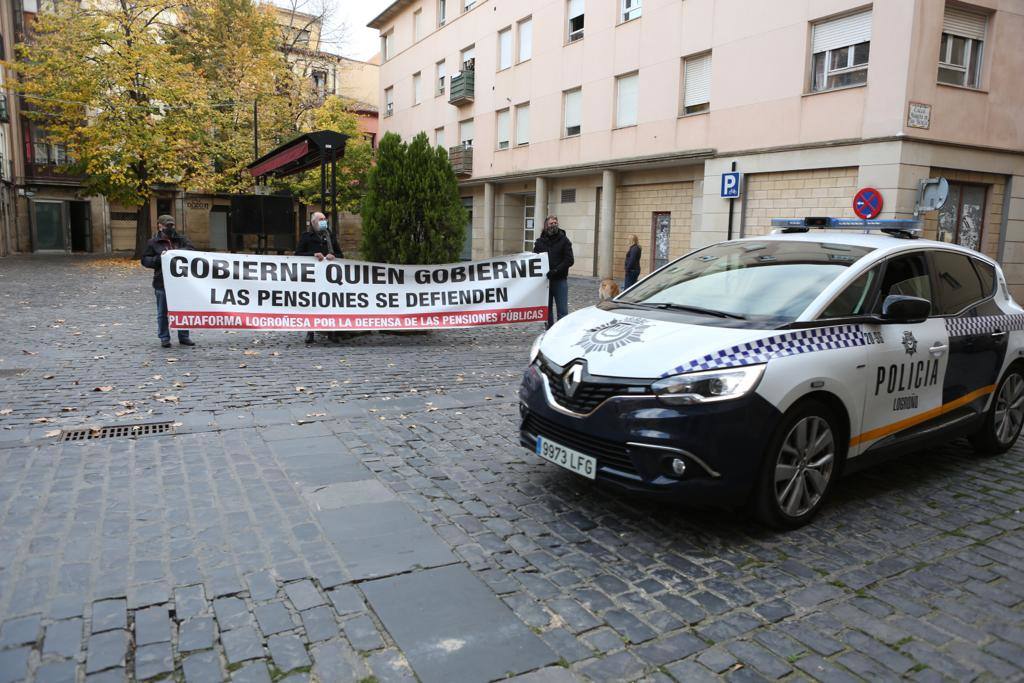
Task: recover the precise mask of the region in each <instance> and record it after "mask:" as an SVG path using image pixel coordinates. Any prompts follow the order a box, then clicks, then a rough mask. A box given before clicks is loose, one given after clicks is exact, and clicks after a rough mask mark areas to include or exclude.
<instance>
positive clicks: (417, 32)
mask: <svg viewBox="0 0 1024 683" xmlns="http://www.w3.org/2000/svg"><path fill="white" fill-rule="evenodd" d="M422 37H423V10H417V11H416V12H415V13H414V14H413V15H412V39H413V40H414V41H417V42H418V41H419V39H420V38H422Z"/></svg>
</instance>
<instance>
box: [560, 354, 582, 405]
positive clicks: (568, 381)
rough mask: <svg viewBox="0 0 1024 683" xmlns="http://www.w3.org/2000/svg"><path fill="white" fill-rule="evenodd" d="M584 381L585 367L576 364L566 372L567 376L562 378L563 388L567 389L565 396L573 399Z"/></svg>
mask: <svg viewBox="0 0 1024 683" xmlns="http://www.w3.org/2000/svg"><path fill="white" fill-rule="evenodd" d="M582 380H583V365H582V364H580V363H576V364H575V365H573V366H572V367H571V368H569V369H568V370H567V371H566V373H565V375H563V376H562V386H563V387H564V388H565V395H566V396H568V397H569V398H572V395H573V394H575V393H576V389H578V388H579V386H580V382H581V381H582Z"/></svg>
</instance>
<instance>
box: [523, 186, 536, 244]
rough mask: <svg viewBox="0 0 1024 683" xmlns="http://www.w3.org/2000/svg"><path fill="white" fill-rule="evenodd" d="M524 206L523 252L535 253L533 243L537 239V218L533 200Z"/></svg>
mask: <svg viewBox="0 0 1024 683" xmlns="http://www.w3.org/2000/svg"><path fill="white" fill-rule="evenodd" d="M526 201H527V203H526V204H524V205H523V251H533V243H534V241H535V240H536V239H537V230H536V225H537V224H536V220H537V219H536V217H535V216H534V212H535V211H536V208H535V207H534V205H533V203H532V200H529V199H528V200H526Z"/></svg>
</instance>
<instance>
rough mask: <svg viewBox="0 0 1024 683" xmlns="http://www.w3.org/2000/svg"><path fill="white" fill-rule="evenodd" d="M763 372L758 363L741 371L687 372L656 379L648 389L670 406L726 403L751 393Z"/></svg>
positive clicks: (728, 369)
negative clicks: (715, 402)
mask: <svg viewBox="0 0 1024 683" xmlns="http://www.w3.org/2000/svg"><path fill="white" fill-rule="evenodd" d="M764 368H765V366H764V364H763V363H762V364H760V365H747V366H745V367H741V368H724V369H722V370H706V371H703V372H688V373H686V374H684V375H673V376H671V377H666V378H665V379H660V380H658V381H657V382H655V383H654V384H652V385H651V389H652V390H653V391H654V393H655V395H656V396H657V397H658V399H660V400H661V401H664V402H665V403H670V404H672V405H692V404H695V403H712V402H714V401H727V400H729V399H733V398H739V397H740V396H745V395H747V394H749V393H750V392H751V391H753V390H754V387H756V386H757V383H758V381H760V379H761V375H763V374H764Z"/></svg>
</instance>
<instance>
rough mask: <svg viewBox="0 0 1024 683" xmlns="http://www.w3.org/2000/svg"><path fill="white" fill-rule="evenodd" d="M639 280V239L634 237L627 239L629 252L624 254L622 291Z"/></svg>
mask: <svg viewBox="0 0 1024 683" xmlns="http://www.w3.org/2000/svg"><path fill="white" fill-rule="evenodd" d="M639 279H640V239H639V238H638V237H637V236H636V235H632V236H631V237H630V238H629V251H627V252H626V279H625V280H624V281H623V282H622V288H623V289H629V288H630V287H632V286H633V285H634V284H636V281H637V280H639Z"/></svg>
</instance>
